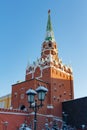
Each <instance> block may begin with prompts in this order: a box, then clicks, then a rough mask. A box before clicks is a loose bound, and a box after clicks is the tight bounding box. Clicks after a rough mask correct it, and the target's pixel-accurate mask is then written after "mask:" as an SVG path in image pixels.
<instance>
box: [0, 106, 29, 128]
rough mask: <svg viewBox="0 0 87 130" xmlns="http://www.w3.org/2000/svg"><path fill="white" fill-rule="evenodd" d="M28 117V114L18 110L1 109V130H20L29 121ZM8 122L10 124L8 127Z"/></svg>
mask: <svg viewBox="0 0 87 130" xmlns="http://www.w3.org/2000/svg"><path fill="white" fill-rule="evenodd" d="M27 115H28V114H27V113H26V112H22V111H18V110H9V109H0V130H18V128H19V127H20V125H21V124H23V123H24V121H25V120H27ZM6 122H8V123H7V125H6V124H5V123H6ZM6 128H7V129H6Z"/></svg>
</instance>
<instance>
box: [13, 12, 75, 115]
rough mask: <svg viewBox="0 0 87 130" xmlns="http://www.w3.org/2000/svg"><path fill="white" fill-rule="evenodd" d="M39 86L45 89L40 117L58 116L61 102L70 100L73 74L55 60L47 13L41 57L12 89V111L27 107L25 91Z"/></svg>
mask: <svg viewBox="0 0 87 130" xmlns="http://www.w3.org/2000/svg"><path fill="white" fill-rule="evenodd" d="M39 85H43V86H45V87H47V88H48V89H49V92H48V94H47V96H46V100H45V106H44V108H43V109H44V111H43V110H42V111H43V113H44V114H50V115H55V116H61V114H62V105H61V104H62V101H65V100H70V99H73V98H74V93H73V74H72V69H71V68H70V67H68V66H66V65H64V64H63V63H62V61H61V60H60V59H59V57H58V49H57V44H56V41H55V38H54V32H53V28H52V23H51V17H50V10H49V11H48V21H47V28H46V37H45V40H44V42H43V43H42V50H41V57H40V58H39V59H37V61H36V62H34V63H33V64H32V65H28V66H27V69H26V76H25V81H24V82H20V83H17V84H14V85H13V86H12V106H13V108H16V109H17V108H20V109H22V108H23V107H27V106H28V103H27V95H26V91H27V90H28V89H29V88H33V89H36V88H37V87H38V86H39ZM42 111H40V112H42Z"/></svg>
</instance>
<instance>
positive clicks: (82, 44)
mask: <svg viewBox="0 0 87 130" xmlns="http://www.w3.org/2000/svg"><path fill="white" fill-rule="evenodd" d="M49 9H50V10H51V20H52V25H53V30H54V35H55V39H56V42H57V46H58V51H59V57H60V58H62V61H63V63H64V64H67V65H70V66H72V68H73V75H74V93H75V98H78V97H84V96H87V89H86V87H87V81H86V80H87V69H86V68H87V59H86V56H87V0H43V1H41V0H31V1H30V0H3V1H0V96H3V95H5V94H8V93H11V85H12V84H15V83H16V82H17V81H18V80H23V81H24V80H25V71H26V66H27V63H28V62H30V63H31V64H32V63H33V61H35V60H36V59H37V58H39V57H40V53H41V44H42V43H43V41H44V39H45V34H46V24H47V18H48V14H47V12H48V10H49Z"/></svg>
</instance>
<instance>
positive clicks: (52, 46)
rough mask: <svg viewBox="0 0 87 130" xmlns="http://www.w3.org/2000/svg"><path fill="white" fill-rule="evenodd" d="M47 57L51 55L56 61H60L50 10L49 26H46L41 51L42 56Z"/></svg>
mask: <svg viewBox="0 0 87 130" xmlns="http://www.w3.org/2000/svg"><path fill="white" fill-rule="evenodd" d="M47 57H51V58H50V59H51V62H52V59H53V61H54V60H55V62H58V61H59V60H58V50H57V44H56V42H55V37H54V32H53V28H52V22H51V16H50V10H49V11H48V21H47V27H46V37H45V40H44V42H43V44H42V51H41V58H43V59H45V58H47Z"/></svg>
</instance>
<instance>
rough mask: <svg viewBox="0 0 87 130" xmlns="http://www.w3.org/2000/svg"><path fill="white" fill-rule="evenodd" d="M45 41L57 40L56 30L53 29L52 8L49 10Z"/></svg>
mask: <svg viewBox="0 0 87 130" xmlns="http://www.w3.org/2000/svg"><path fill="white" fill-rule="evenodd" d="M45 41H55V38H54V32H53V29H52V23H51V17H50V10H49V11H48V21H47V28H46V38H45Z"/></svg>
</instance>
